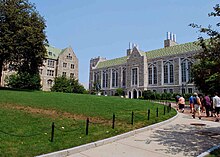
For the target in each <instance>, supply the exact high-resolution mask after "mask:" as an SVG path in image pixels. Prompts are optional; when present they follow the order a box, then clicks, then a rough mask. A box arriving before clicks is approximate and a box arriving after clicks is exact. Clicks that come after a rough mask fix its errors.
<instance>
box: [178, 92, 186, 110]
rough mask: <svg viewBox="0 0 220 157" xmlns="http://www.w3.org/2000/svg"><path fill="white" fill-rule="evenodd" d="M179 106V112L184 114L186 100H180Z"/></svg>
mask: <svg viewBox="0 0 220 157" xmlns="http://www.w3.org/2000/svg"><path fill="white" fill-rule="evenodd" d="M178 106H179V110H180V112H182V113H183V112H184V107H185V99H184V98H183V97H182V96H181V97H180V98H179V100H178Z"/></svg>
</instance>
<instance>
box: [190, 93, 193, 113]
mask: <svg viewBox="0 0 220 157" xmlns="http://www.w3.org/2000/svg"><path fill="white" fill-rule="evenodd" d="M189 105H190V113H192V114H193V111H194V104H193V96H192V95H191V96H190V97H189Z"/></svg>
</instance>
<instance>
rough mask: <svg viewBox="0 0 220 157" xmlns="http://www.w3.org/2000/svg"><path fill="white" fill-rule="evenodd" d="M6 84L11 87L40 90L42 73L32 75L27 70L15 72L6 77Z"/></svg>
mask: <svg viewBox="0 0 220 157" xmlns="http://www.w3.org/2000/svg"><path fill="white" fill-rule="evenodd" d="M5 82H6V85H7V86H8V87H10V88H18V89H30V90H40V88H41V84H40V75H39V74H34V75H31V74H29V73H27V72H24V73H15V74H12V75H10V76H8V77H6V79H5Z"/></svg>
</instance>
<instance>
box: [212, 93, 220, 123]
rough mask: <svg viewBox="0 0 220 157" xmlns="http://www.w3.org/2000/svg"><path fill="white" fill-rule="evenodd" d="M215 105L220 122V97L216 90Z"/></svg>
mask: <svg viewBox="0 0 220 157" xmlns="http://www.w3.org/2000/svg"><path fill="white" fill-rule="evenodd" d="M213 107H214V108H215V114H216V119H215V121H216V122H219V118H218V117H219V111H220V97H219V94H218V93H217V92H215V96H214V97H213Z"/></svg>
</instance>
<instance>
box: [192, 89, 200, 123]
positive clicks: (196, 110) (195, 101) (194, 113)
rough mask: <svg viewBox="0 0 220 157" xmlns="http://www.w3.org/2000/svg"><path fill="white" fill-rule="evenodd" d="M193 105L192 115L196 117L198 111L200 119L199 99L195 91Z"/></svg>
mask: <svg viewBox="0 0 220 157" xmlns="http://www.w3.org/2000/svg"><path fill="white" fill-rule="evenodd" d="M193 105H194V111H193V114H192V117H193V118H195V117H196V113H198V117H199V119H201V111H200V110H201V105H202V104H201V101H200V99H199V97H198V94H197V93H193Z"/></svg>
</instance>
